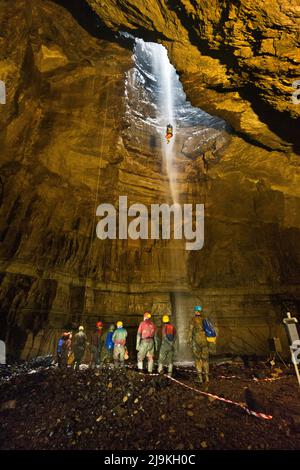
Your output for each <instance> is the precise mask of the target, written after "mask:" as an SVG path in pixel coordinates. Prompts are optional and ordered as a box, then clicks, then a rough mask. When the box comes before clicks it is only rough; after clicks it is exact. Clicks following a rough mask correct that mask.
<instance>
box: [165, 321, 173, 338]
mask: <svg viewBox="0 0 300 470" xmlns="http://www.w3.org/2000/svg"><path fill="white" fill-rule="evenodd" d="M175 332H176V330H175V328H174V326H173V325H171V323H167V324H166V325H165V334H166V338H167V339H168V340H169V341H174V338H175Z"/></svg>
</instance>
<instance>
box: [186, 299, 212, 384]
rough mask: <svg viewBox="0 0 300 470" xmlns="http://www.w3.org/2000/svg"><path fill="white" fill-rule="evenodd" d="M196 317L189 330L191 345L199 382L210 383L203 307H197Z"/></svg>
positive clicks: (195, 310)
mask: <svg viewBox="0 0 300 470" xmlns="http://www.w3.org/2000/svg"><path fill="white" fill-rule="evenodd" d="M194 312H195V316H194V317H193V318H192V320H191V323H190V328H189V344H190V346H191V349H192V353H193V357H194V361H195V367H196V370H197V373H198V382H199V383H203V378H204V380H205V382H209V362H208V361H209V348H208V342H207V338H206V334H205V331H204V328H203V316H202V307H201V306H200V305H196V307H195V308H194Z"/></svg>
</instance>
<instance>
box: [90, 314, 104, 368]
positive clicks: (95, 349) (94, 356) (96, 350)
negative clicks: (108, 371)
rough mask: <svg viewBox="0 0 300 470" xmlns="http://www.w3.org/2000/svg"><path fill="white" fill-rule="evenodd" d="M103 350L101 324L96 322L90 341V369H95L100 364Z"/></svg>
mask: <svg viewBox="0 0 300 470" xmlns="http://www.w3.org/2000/svg"><path fill="white" fill-rule="evenodd" d="M102 348H103V323H102V321H98V322H97V323H96V329H95V331H94V332H93V333H92V340H91V359H90V368H91V369H95V367H96V366H98V365H99V364H100V355H101V351H102Z"/></svg>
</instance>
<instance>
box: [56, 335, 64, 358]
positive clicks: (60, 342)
mask: <svg viewBox="0 0 300 470" xmlns="http://www.w3.org/2000/svg"><path fill="white" fill-rule="evenodd" d="M63 344H64V340H63V339H62V338H60V339H59V340H58V343H57V354H61V352H62V347H63Z"/></svg>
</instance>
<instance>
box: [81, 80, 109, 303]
mask: <svg viewBox="0 0 300 470" xmlns="http://www.w3.org/2000/svg"><path fill="white" fill-rule="evenodd" d="M95 85H96V75H95V78H94V95H95ZM108 96H109V85H107V90H106V98H105V112H104V119H103V125H102V138H101V145H100V151H99V157H98V177H97V186H96V196H95V202H94V211H93V223H92V229H91V236H90V248H89V254H88V263H87V268H86V277H85V291H84V310H85V308H86V300H87V295H86V291H87V279H88V274H89V268H90V264H91V256H92V246H93V235H94V230H95V220H96V207H97V201H98V195H99V185H100V175H101V161H102V156H103V145H104V133H105V127H106V121H107V104H108ZM99 132H100V129H99ZM97 140H98V139H97Z"/></svg>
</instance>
